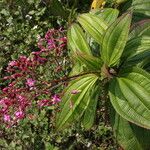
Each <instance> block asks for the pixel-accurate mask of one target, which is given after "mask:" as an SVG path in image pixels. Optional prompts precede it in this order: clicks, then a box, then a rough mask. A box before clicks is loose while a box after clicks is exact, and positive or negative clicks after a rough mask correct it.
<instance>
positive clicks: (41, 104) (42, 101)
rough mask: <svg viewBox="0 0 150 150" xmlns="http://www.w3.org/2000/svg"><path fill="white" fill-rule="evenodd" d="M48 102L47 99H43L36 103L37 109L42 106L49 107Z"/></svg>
mask: <svg viewBox="0 0 150 150" xmlns="http://www.w3.org/2000/svg"><path fill="white" fill-rule="evenodd" d="M49 102H50V101H49V100H48V99H43V100H40V101H39V102H38V106H39V107H43V106H49Z"/></svg>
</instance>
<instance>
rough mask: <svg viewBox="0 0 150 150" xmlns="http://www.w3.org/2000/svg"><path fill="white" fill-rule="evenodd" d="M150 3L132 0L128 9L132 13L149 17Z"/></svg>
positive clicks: (147, 0)
mask: <svg viewBox="0 0 150 150" xmlns="http://www.w3.org/2000/svg"><path fill="white" fill-rule="evenodd" d="M149 8H150V1H149V0H134V1H132V5H131V7H130V8H129V9H130V10H133V12H134V13H137V14H139V13H140V14H144V15H146V16H150V9H149Z"/></svg>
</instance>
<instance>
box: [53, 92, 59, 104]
mask: <svg viewBox="0 0 150 150" xmlns="http://www.w3.org/2000/svg"><path fill="white" fill-rule="evenodd" d="M60 101H61V99H60V97H59V96H58V95H56V94H55V95H54V96H52V103H53V104H57V103H59V102H60Z"/></svg>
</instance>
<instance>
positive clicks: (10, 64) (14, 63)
mask: <svg viewBox="0 0 150 150" xmlns="http://www.w3.org/2000/svg"><path fill="white" fill-rule="evenodd" d="M17 65H18V62H17V61H15V60H13V61H10V62H9V64H8V66H12V67H13V66H17Z"/></svg>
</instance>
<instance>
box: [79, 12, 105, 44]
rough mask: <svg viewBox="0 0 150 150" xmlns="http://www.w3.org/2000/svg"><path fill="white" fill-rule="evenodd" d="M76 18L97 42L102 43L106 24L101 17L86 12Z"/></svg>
mask: <svg viewBox="0 0 150 150" xmlns="http://www.w3.org/2000/svg"><path fill="white" fill-rule="evenodd" d="M77 20H78V22H79V23H80V24H81V25H82V27H83V29H84V30H85V31H86V32H87V33H88V34H89V35H91V37H93V39H94V40H95V41H96V42H97V43H99V44H101V43H102V38H103V35H104V33H105V30H106V29H107V25H106V23H105V22H104V20H103V19H101V18H99V17H98V16H96V15H94V14H90V13H86V14H82V15H80V16H78V18H77Z"/></svg>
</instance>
